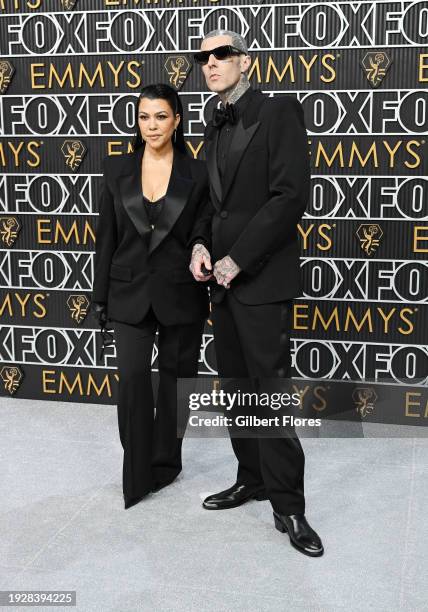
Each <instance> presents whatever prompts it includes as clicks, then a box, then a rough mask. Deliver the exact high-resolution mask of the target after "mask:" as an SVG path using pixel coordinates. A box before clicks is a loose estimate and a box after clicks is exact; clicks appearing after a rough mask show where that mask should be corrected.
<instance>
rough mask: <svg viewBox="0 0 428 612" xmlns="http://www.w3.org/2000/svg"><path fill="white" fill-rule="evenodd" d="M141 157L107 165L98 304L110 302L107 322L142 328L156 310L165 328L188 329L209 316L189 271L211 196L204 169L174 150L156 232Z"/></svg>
mask: <svg viewBox="0 0 428 612" xmlns="http://www.w3.org/2000/svg"><path fill="white" fill-rule="evenodd" d="M143 152H144V148H143V147H140V148H138V149H137V150H136V151H134V152H132V153H129V154H126V155H121V156H119V157H106V158H104V160H103V171H104V188H103V193H102V196H101V200H100V209H99V218H98V224H97V230H96V252H95V261H94V282H93V291H92V301H93V302H104V303H107V313H108V316H109V317H110V318H111V319H113V320H117V321H123V322H125V323H131V324H135V323H138V322H140V321H141V320H142V319H143V318H144V316H145V314H146V313H147V311H148V309H149V306H150V305H152V307H153V309H154V311H155V313H156V315H157V317H158V320H159V321H160V322H161V323H162V324H163V325H175V324H184V323H190V322H193V321H195V320H197V319H198V318H204V317H207V316H208V313H209V308H208V292H207V288H206V286H204V285H203V284H202V283H198V282H196V281H195V280H194V279H193V276H192V274H191V273H190V271H189V263H190V257H191V250H190V248H189V247H188V241H189V237H190V236H191V233H192V230H193V227H194V222H195V219H196V217H197V213H198V210H199V208H200V207H203V206H204V204H205V203H206V201H207V200H208V197H209V196H208V176H207V171H206V166H205V163H204V162H202V161H199V160H195V159H192V158H190V157H188V156H187V155H185V154H183V153H181V152H180V151H178V150H176V149H174V158H173V166H172V172H171V178H170V181H169V185H168V190H167V193H166V197H165V203H164V207H163V209H162V211H161V213H160V216H159V218H158V221H157V223H156V226H155V229H152V228H151V226H150V224H149V220H148V217H147V213H146V210H145V207H144V204H143V192H142V186H141V160H142V156H143Z"/></svg>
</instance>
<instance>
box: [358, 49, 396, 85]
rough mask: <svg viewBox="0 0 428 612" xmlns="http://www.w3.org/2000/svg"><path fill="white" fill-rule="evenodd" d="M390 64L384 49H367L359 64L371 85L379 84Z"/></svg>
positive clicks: (390, 61)
mask: <svg viewBox="0 0 428 612" xmlns="http://www.w3.org/2000/svg"><path fill="white" fill-rule="evenodd" d="M391 64H392V60H391V59H390V58H389V57H388V56H387V54H386V53H385V51H369V52H368V53H366V54H365V56H364V57H363V59H362V60H361V66H362V67H363V68H364V70H365V72H366V76H367V80H368V82H369V83H370V85H371V86H372V87H378V86H379V85H380V84H381V82H382V81H383V79H384V77H385V75H386V71H387V70H388V69H389V67H390V66H391Z"/></svg>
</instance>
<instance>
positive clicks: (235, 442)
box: [211, 290, 305, 514]
mask: <svg viewBox="0 0 428 612" xmlns="http://www.w3.org/2000/svg"><path fill="white" fill-rule="evenodd" d="M291 314H292V300H288V301H286V302H277V303H272V304H262V305H257V306H249V305H246V304H242V303H241V302H239V301H238V300H237V299H236V298H235V297H234V296H233V293H232V292H231V291H230V290H228V291H226V293H225V297H224V299H223V300H222V301H220V302H219V303H213V304H212V317H211V319H212V321H213V329H214V344H215V350H216V357H217V368H218V373H219V376H220V377H221V378H248V377H255V378H257V377H259V378H266V379H274V378H287V377H289V376H290V369H291V354H290V330H291ZM229 433H231V434H232V430H230V429H229ZM290 433H291V435H285V434H284V433H282V435H281V437H275V438H267V437H266V438H256V437H254V438H241V437H233V435H231V442H232V447H233V450H234V453H235V455H236V458H237V459H238V474H237V483H238V484H247V485H250V486H260V487H263V485H264V487H265V489H266V493H267V495H268V497H269V499H270V501H271V504H272V506H273V509H274V510H275V511H276V512H278V513H280V514H299V513H304V512H305V497H304V465H305V455H304V452H303V449H302V445H301V443H300V441H299V439H298V437H297V434H296V433H295V431H294V429H292V428H290V430H289V431H288V434H290Z"/></svg>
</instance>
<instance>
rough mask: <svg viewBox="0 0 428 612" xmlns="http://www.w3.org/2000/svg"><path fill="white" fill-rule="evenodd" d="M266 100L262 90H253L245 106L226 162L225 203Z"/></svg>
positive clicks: (223, 194)
mask: <svg viewBox="0 0 428 612" xmlns="http://www.w3.org/2000/svg"><path fill="white" fill-rule="evenodd" d="M264 100H265V95H264V94H263V93H262V92H261V91H260V90H253V91H252V92H251V98H250V100H249V102H248V104H247V106H246V107H245V110H244V112H243V113H242V117H241V118H240V120H239V122H238V124H237V126H236V129H235V131H234V134H233V138H232V142H231V143H230V149H229V154H228V158H227V164H226V174H225V176H224V177H223V178H224V180H223V192H222V197H223V203H224V202H225V200H226V197H227V194H228V192H229V189H230V188H231V186H232V183H233V179H234V178H235V174H236V171H237V170H238V166H239V163H240V161H241V159H242V156H243V155H244V153H245V149H246V148H247V147H248V145H249V144H250V142H251V139H252V138H253V136H254V134H255V133H256V131H257V129H258V127H259V125H260V121H257V118H258V116H259V110H260V107H261V105H262V104H263V102H264Z"/></svg>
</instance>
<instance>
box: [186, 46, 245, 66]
mask: <svg viewBox="0 0 428 612" xmlns="http://www.w3.org/2000/svg"><path fill="white" fill-rule="evenodd" d="M211 53H212V54H213V55H214V57H215V58H216V59H218V60H224V59H226V58H227V57H230V56H231V55H241V54H244V55H245V52H244V51H242V49H238V48H237V47H234V46H233V45H222V46H221V47H216V48H215V49H210V50H209V51H198V52H197V53H194V54H193V59H194V60H195V62H197V63H198V64H202V65H204V64H207V63H208V60H209V59H210V55H211Z"/></svg>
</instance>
